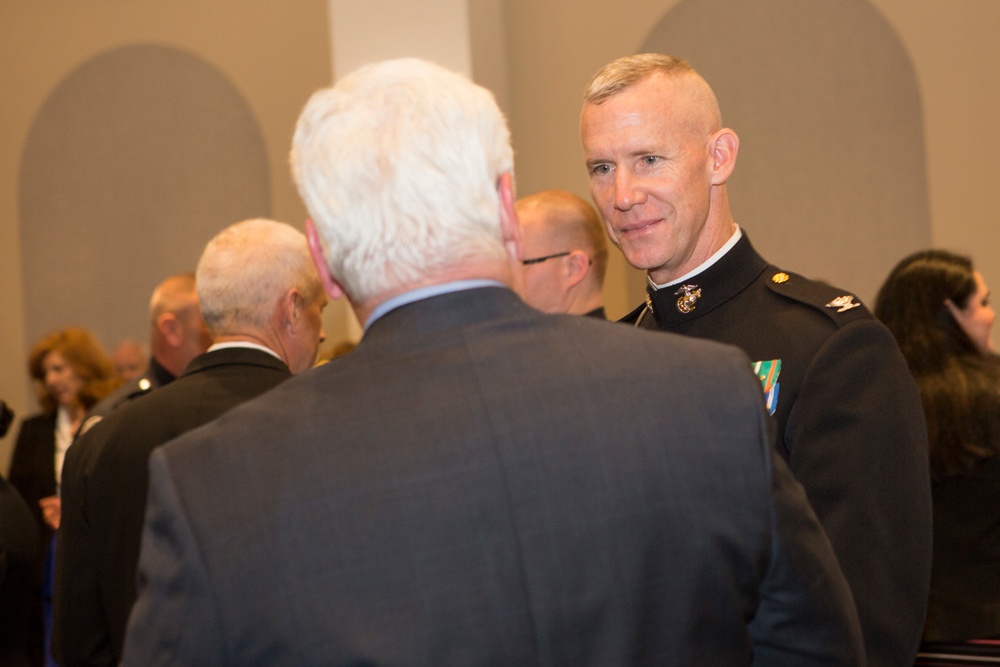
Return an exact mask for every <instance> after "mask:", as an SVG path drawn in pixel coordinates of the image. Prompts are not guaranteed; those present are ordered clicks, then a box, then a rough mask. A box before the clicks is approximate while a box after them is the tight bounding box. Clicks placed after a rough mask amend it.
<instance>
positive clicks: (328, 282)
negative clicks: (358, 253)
mask: <svg viewBox="0 0 1000 667" xmlns="http://www.w3.org/2000/svg"><path fill="white" fill-rule="evenodd" d="M306 241H307V242H308V243H309V255H310V256H312V260H313V264H315V265H316V272H317V273H319V280H320V282H321V283H323V289H324V290H326V294H327V296H329V297H330V298H331V299H339V298H340V297H342V296H343V295H344V288H343V287H341V286H340V283H338V282H337V281H336V280H334V278H333V274H331V273H330V265H329V264H327V263H326V257H324V256H323V244H322V243H321V242H320V240H319V234H318V233H317V232H316V223H314V222H313V221H312V218H307V219H306Z"/></svg>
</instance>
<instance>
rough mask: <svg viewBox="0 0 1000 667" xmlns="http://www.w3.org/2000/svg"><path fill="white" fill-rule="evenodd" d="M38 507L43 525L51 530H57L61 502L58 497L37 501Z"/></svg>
mask: <svg viewBox="0 0 1000 667" xmlns="http://www.w3.org/2000/svg"><path fill="white" fill-rule="evenodd" d="M38 506H39V507H41V508H42V517H43V518H44V519H45V523H47V524H49V525H50V526H51V527H52V530H59V519H60V518H61V517H62V502H61V501H60V500H59V496H49V497H48V498H42V499H41V500H39V501H38Z"/></svg>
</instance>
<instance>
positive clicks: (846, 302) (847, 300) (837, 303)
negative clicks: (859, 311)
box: [826, 294, 861, 313]
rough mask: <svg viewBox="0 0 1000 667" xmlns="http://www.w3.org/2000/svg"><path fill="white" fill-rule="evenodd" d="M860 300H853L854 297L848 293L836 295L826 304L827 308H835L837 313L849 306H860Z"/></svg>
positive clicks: (848, 308) (847, 308)
mask: <svg viewBox="0 0 1000 667" xmlns="http://www.w3.org/2000/svg"><path fill="white" fill-rule="evenodd" d="M860 305H861V303H860V302H855V301H854V297H853V296H851V295H850V294H845V295H844V296H838V297H837V298H836V299H834V300H833V301H831V302H830V303H828V304H826V307H827V308H836V309H837V312H838V313H843V312H844V311H846V310H850V309H851V308H857V307H858V306H860Z"/></svg>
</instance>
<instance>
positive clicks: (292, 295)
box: [280, 287, 304, 331]
mask: <svg viewBox="0 0 1000 667" xmlns="http://www.w3.org/2000/svg"><path fill="white" fill-rule="evenodd" d="M280 307H281V318H282V319H283V320H284V324H285V327H286V328H287V329H288V330H289V331H296V330H297V329H298V326H299V322H300V321H301V319H302V308H303V307H304V304H303V303H302V295H300V294H299V290H298V289H297V288H295V287H293V288H291V289H289V290H288V291H287V292H285V295H284V296H283V297H281V306H280Z"/></svg>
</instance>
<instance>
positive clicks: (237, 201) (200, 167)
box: [18, 44, 271, 346]
mask: <svg viewBox="0 0 1000 667" xmlns="http://www.w3.org/2000/svg"><path fill="white" fill-rule="evenodd" d="M18 215H19V218H20V225H21V239H22V247H21V251H22V260H23V266H24V285H25V288H24V289H25V298H24V303H25V321H26V325H25V328H26V331H25V334H26V340H27V343H28V345H30V344H32V343H33V342H34V341H35V340H36V339H37V338H39V337H40V336H42V335H44V334H45V333H46V332H47V331H49V330H52V329H55V328H59V327H62V326H65V325H68V324H78V325H82V326H86V327H88V328H90V329H91V330H92V331H94V332H95V334H97V335H98V337H99V338H100V339H101V340H102V342H104V344H105V345H108V346H110V345H112V344H113V343H114V342H116V341H117V340H119V339H121V338H124V337H127V336H131V337H139V338H145V336H146V335H147V332H148V325H147V322H146V321H147V317H146V311H147V304H148V301H149V295H150V293H151V292H152V289H153V287H154V286H155V285H156V284H157V283H159V282H160V281H161V280H162V279H163V278H165V277H167V276H168V275H171V274H173V273H177V272H181V271H193V270H194V268H195V265H196V264H197V261H198V258H199V256H200V254H201V250H202V248H204V245H205V243H206V242H207V241H208V240H209V239H210V238H211V237H212V236H214V235H215V234H216V233H217V232H218V231H219V230H221V229H222V228H223V227H225V226H226V225H228V224H230V223H233V222H236V221H238V220H242V219H245V218H251V217H268V216H270V215H271V191H270V180H269V165H268V156H267V150H266V147H265V144H264V138H263V135H262V133H261V130H260V128H259V126H258V124H257V121H256V119H255V118H254V115H253V113H252V111H251V108H250V106H249V104H248V103H247V101H246V100H245V99H244V97H243V95H242V94H241V93H240V91H239V90H238V89H237V87H236V86H235V85H234V84H233V83H232V82H231V81H230V80H229V79H228V78H227V77H226V76H225V75H224V74H223V73H222V72H221V71H219V70H218V69H217V68H216V67H215V66H213V65H212V64H211V63H209V62H207V61H205V60H203V59H202V58H200V57H198V56H196V55H194V54H192V53H190V52H187V51H184V50H181V49H178V48H174V47H171V46H162V45H153V44H136V45H129V46H123V47H120V48H115V49H112V50H109V51H106V52H104V53H101V54H99V55H97V56H95V57H93V58H91V59H90V60H88V61H87V62H85V63H83V64H82V65H80V66H79V67H77V68H76V69H75V70H73V71H72V72H70V73H69V74H68V75H67V76H66V77H65V78H64V79H63V80H62V81H60V83H59V84H58V85H57V86H56V87H55V88H54V89H53V90H52V92H51V93H50V94H49V96H48V98H47V99H46V100H45V102H44V104H43V105H42V106H41V108H40V109H39V111H38V113H37V114H36V116H35V118H34V120H33V122H32V125H31V129H30V130H29V134H28V136H27V139H26V142H25V149H24V153H23V154H22V157H21V171H20V179H19V189H18Z"/></svg>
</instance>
